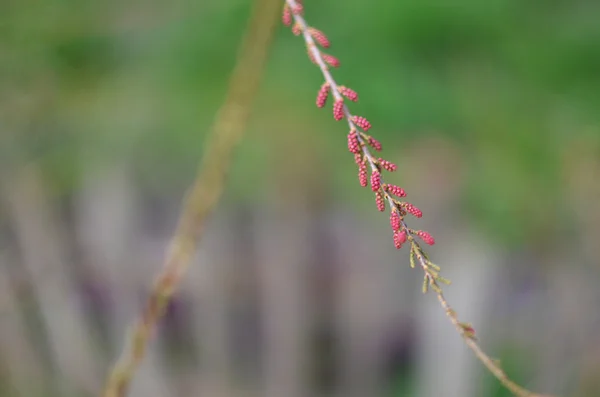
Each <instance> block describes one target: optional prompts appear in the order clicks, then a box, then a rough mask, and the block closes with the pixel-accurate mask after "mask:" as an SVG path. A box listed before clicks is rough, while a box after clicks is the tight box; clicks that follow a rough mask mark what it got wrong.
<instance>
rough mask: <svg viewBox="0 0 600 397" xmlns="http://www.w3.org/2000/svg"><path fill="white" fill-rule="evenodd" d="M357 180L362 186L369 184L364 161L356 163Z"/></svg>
mask: <svg viewBox="0 0 600 397" xmlns="http://www.w3.org/2000/svg"><path fill="white" fill-rule="evenodd" d="M358 182H359V183H360V186H362V187H367V186H368V185H369V181H368V176H367V165H366V164H365V163H360V164H359V165H358Z"/></svg>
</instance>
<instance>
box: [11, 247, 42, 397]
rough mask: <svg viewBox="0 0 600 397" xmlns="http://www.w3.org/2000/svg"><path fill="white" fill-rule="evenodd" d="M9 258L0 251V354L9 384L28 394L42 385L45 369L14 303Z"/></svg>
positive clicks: (15, 294)
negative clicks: (8, 269)
mask: <svg viewBox="0 0 600 397" xmlns="http://www.w3.org/2000/svg"><path fill="white" fill-rule="evenodd" d="M12 261H14V258H12V257H10V256H9V255H8V253H6V252H0V352H1V353H0V354H1V355H2V361H3V363H2V364H4V365H6V367H7V371H8V375H9V382H10V384H11V386H12V388H13V389H14V390H16V391H17V392H18V395H31V394H32V393H34V392H35V391H36V388H38V387H44V383H45V381H46V380H47V376H48V375H49V373H48V372H45V370H47V368H44V360H43V359H42V357H41V354H40V353H39V352H38V351H36V350H35V348H34V343H33V342H32V341H31V340H29V338H28V336H29V335H31V333H29V332H28V331H27V325H26V324H25V322H24V319H23V316H22V312H21V307H19V304H18V300H19V298H20V297H19V294H18V292H19V286H15V285H11V282H14V280H11V277H10V275H9V274H8V271H7V268H8V266H10V265H9V262H12ZM13 265H15V263H13ZM32 379H33V380H35V381H34V382H32ZM38 390H39V389H38Z"/></svg>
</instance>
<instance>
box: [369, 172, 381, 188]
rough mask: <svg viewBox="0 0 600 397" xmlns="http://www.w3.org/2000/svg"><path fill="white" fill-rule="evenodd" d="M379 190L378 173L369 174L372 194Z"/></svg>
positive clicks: (379, 179)
mask: <svg viewBox="0 0 600 397" xmlns="http://www.w3.org/2000/svg"><path fill="white" fill-rule="evenodd" d="M380 188H381V174H380V173H379V171H373V173H372V174H371V190H373V191H374V192H376V191H378V190H379V189H380Z"/></svg>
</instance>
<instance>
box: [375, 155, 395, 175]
mask: <svg viewBox="0 0 600 397" xmlns="http://www.w3.org/2000/svg"><path fill="white" fill-rule="evenodd" d="M378 162H379V165H381V166H382V167H383V169H385V170H388V171H390V172H394V171H396V169H397V168H398V166H397V165H396V164H394V163H392V162H391V161H387V160H384V159H382V158H379V160H378Z"/></svg>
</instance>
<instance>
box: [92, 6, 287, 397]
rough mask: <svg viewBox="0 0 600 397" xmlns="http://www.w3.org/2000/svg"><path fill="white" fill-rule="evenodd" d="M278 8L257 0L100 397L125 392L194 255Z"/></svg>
mask: <svg viewBox="0 0 600 397" xmlns="http://www.w3.org/2000/svg"><path fill="white" fill-rule="evenodd" d="M279 4H280V3H279V0H256V3H255V5H254V9H253V11H252V16H251V19H250V24H249V26H248V30H247V33H246V35H245V36H244V39H243V43H242V45H241V49H240V53H239V55H238V61H237V64H236V67H235V69H234V71H233V73H232V76H231V80H230V87H229V91H228V94H227V98H226V100H225V103H224V104H223V106H222V107H221V109H220V110H219V113H218V115H217V119H216V122H215V124H214V125H213V127H212V131H211V133H210V136H209V142H208V143H207V146H206V150H205V153H204V157H203V160H202V163H201V165H200V170H199V173H198V177H197V179H196V181H195V182H194V184H193V186H192V187H191V189H190V191H189V192H188V194H187V197H186V198H185V200H184V203H183V210H182V213H181V215H180V218H179V223H178V226H177V230H176V232H175V235H174V237H173V239H172V241H171V245H170V249H169V251H168V252H167V255H166V258H165V262H164V266H163V269H162V271H161V273H160V274H159V275H158V277H157V279H156V282H155V284H154V287H153V289H152V291H151V294H150V296H149V297H148V300H147V302H146V305H145V308H144V311H143V313H141V316H140V317H139V318H138V320H137V321H136V322H135V324H134V325H133V328H132V329H131V332H130V333H129V335H128V337H127V341H126V345H125V347H124V348H123V351H122V352H121V356H120V357H119V359H118V361H117V362H116V364H115V365H114V367H113V369H112V371H111V373H110V375H109V376H108V379H107V381H106V385H105V389H104V392H103V396H104V397H122V396H125V395H126V394H127V390H128V387H129V385H130V383H131V380H132V378H133V375H134V373H135V370H136V368H137V367H138V366H139V364H140V362H141V361H142V359H143V358H144V355H145V352H146V348H147V345H148V341H149V339H150V337H151V334H152V332H153V331H154V328H155V326H156V324H157V322H158V321H159V319H160V317H161V316H162V315H163V313H164V311H165V308H166V305H167V303H168V302H169V299H170V298H171V296H172V295H173V293H174V291H175V289H176V288H177V286H178V284H179V282H180V280H181V278H182V277H183V275H184V273H185V271H186V269H187V267H188V265H189V262H190V260H191V258H192V256H193V255H194V253H195V250H196V245H197V243H198V241H199V239H200V238H201V236H202V232H203V230H204V223H205V219H206V217H207V216H208V215H209V214H210V213H211V212H212V210H213V208H214V207H215V205H216V204H217V202H218V200H219V198H220V197H221V193H222V191H223V188H224V185H225V180H226V174H227V172H228V170H229V165H230V163H231V157H232V155H233V151H234V148H235V146H236V145H237V143H238V142H239V141H240V140H241V138H242V135H243V132H244V129H245V127H246V123H247V119H248V116H249V114H250V110H251V107H252V102H253V100H254V97H255V96H256V93H257V91H258V87H259V83H260V80H261V76H262V74H263V73H262V72H263V69H264V66H265V63H266V60H267V58H268V53H269V48H270V47H271V42H272V39H273V33H274V28H275V26H276V19H277V12H278V9H279V7H278V5H279Z"/></svg>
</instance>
